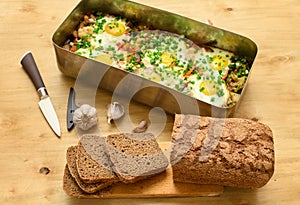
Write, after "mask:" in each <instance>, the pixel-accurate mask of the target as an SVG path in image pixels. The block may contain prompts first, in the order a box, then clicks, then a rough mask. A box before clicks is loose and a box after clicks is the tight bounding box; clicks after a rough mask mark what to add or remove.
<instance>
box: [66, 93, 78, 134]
mask: <svg viewBox="0 0 300 205" xmlns="http://www.w3.org/2000/svg"><path fill="white" fill-rule="evenodd" d="M77 108H78V106H77V105H76V103H75V90H74V88H72V87H71V88H70V92H69V98H68V108H67V129H68V131H71V130H72V129H73V127H74V122H73V115H74V112H75V110H76V109H77Z"/></svg>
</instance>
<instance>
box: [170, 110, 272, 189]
mask: <svg viewBox="0 0 300 205" xmlns="http://www.w3.org/2000/svg"><path fill="white" fill-rule="evenodd" d="M170 160H171V164H172V169H173V180H174V181H175V182H187V183H198V184H217V185H222V186H232V187H239V188H259V187H262V186H264V185H265V184H266V183H267V182H268V181H269V180H270V178H271V177H272V175H273V172H274V144H273V136H272V131H271V129H270V128H269V127H268V126H266V125H264V124H262V123H259V122H255V121H252V120H246V119H237V118H227V119H217V118H210V117H200V116H194V115H182V114H180V115H176V116H175V122H174V127H173V132H172V150H171V156H170Z"/></svg>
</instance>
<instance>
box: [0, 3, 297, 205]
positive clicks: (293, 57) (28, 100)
mask: <svg viewBox="0 0 300 205" xmlns="http://www.w3.org/2000/svg"><path fill="white" fill-rule="evenodd" d="M135 1H136V2H139V3H143V4H147V5H150V6H154V7H159V8H161V9H164V10H168V11H171V12H175V13H178V14H180V15H184V16H187V17H190V18H193V19H196V20H199V21H202V22H206V21H208V20H210V21H211V22H212V23H213V24H214V26H217V27H220V28H223V29H225V30H230V31H233V32H236V33H238V34H241V35H244V36H247V37H249V38H251V39H252V40H253V41H254V42H256V43H257V45H258V48H259V51H258V55H257V58H256V60H255V63H254V65H253V70H252V71H253V72H252V74H251V77H250V79H249V84H248V88H247V91H246V93H245V96H244V98H243V101H242V103H241V104H240V106H239V109H238V111H237V113H236V115H235V116H236V117H242V118H249V119H251V118H255V119H258V120H259V121H261V122H263V123H265V124H268V125H269V126H270V127H271V128H272V130H273V132H274V140H275V174H274V176H273V177H272V179H271V181H270V182H269V183H268V184H267V185H266V186H264V187H263V188H261V189H258V190H243V189H234V188H225V192H224V194H222V195H221V196H220V197H197V198H187V197H185V198H176V199H172V198H169V199H166V198H155V199H134V201H133V200H130V199H126V200H125V199H124V200H119V199H118V200H113V199H109V200H108V199H105V200H96V201H95V200H78V199H73V198H70V197H68V196H66V195H65V193H64V192H63V190H62V175H63V171H64V165H65V162H66V160H65V152H66V150H67V147H68V146H69V145H71V144H76V142H77V140H78V139H77V136H76V133H75V131H72V132H70V133H68V131H67V129H66V126H65V124H66V123H65V118H66V105H67V98H68V93H69V88H70V86H73V85H74V80H73V79H70V78H67V77H65V76H63V75H62V74H61V73H60V72H59V71H58V68H57V66H56V61H55V54H54V49H53V47H52V42H51V37H52V34H53V33H54V31H55V30H56V28H57V27H58V26H59V24H60V23H61V22H62V21H63V20H64V19H65V18H66V16H67V15H68V13H69V12H70V11H71V10H72V9H73V8H74V7H75V5H76V4H77V3H78V0H76V1H74V0H65V1H58V0H53V1H51V2H50V1H38V0H13V1H11V0H2V1H1V2H0V7H1V8H2V11H1V13H0V28H1V29H0V42H1V45H2V49H1V50H0V56H1V61H0V69H1V75H0V103H1V106H0V136H1V142H0V150H1V152H0V182H1V186H0V187H1V188H0V204H24V205H25V204H30V205H32V204H73V205H83V204H90V203H94V204H103V203H104V204H113V203H116V202H120V201H121V202H122V203H123V204H132V203H133V202H135V203H143V204H161V203H166V204H200V203H203V204H298V203H299V202H300V192H299V190H300V175H299V173H300V157H299V156H300V151H299V150H300V139H299V135H300V118H299V116H300V106H299V101H300V92H299V89H298V86H299V81H300V71H299V67H300V58H299V56H300V55H299V54H300V53H299V52H300V38H299V36H300V28H299V25H300V15H299V11H300V2H299V1H298V0H286V1H282V0H272V1H271V0H259V1H258V0H253V1H248V0H240V1H234V0H214V1H212V0H209V1H205V0H200V1H199V0H189V1H183V0H166V1H160V0H152V1H146V0H135ZM28 50H31V51H32V53H33V55H34V57H35V59H36V61H37V65H38V67H39V69H40V73H41V75H42V77H43V79H44V83H45V85H46V86H47V89H48V92H49V94H50V95H51V97H52V101H53V104H54V107H55V109H56V111H57V114H58V117H59V119H60V123H61V127H62V139H61V140H59V139H57V138H56V137H55V134H54V133H53V132H52V131H51V129H50V128H49V126H48V124H47V122H46V121H45V120H44V119H43V115H42V113H41V112H40V111H39V108H38V105H37V102H38V95H37V94H36V92H35V89H34V86H33V84H32V83H31V81H30V80H29V78H28V77H27V75H26V73H25V72H24V71H23V69H22V68H21V65H20V58H21V57H22V55H23V54H24V53H25V52H26V51H28ZM110 98H111V94H110V93H108V92H106V91H103V90H99V91H98V93H97V97H96V101H97V102H98V103H97V110H98V111H99V116H101V117H99V122H100V128H101V131H102V132H103V133H104V134H107V133H111V132H115V131H116V130H117V128H116V127H113V126H107V125H106V123H105V121H106V119H105V117H104V116H105V110H106V105H107V104H108V103H109V101H110ZM131 108H132V110H134V112H132V113H131V114H130V117H131V119H132V121H133V122H134V123H137V122H138V121H139V120H141V119H143V118H147V117H148V113H149V110H150V108H148V107H146V106H142V105H139V104H137V103H132V105H131ZM165 119H166V122H167V123H166V126H165V128H164V132H163V133H162V134H161V136H160V140H167V139H169V138H170V133H171V128H172V123H173V117H172V116H166V118H165ZM41 167H48V168H49V169H50V173H49V174H47V175H44V174H40V173H39V169H40V168H41Z"/></svg>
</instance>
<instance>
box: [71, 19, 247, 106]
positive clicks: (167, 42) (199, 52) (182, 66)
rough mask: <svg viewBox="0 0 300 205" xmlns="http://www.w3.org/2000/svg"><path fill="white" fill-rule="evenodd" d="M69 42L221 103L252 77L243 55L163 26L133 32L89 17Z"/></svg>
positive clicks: (230, 101)
mask: <svg viewBox="0 0 300 205" xmlns="http://www.w3.org/2000/svg"><path fill="white" fill-rule="evenodd" d="M89 18H91V19H92V20H90V22H92V23H87V24H86V25H84V26H82V27H81V28H79V29H78V31H77V33H76V35H74V36H75V37H76V38H75V39H74V40H73V42H71V43H70V46H71V49H70V50H71V51H73V52H75V53H77V54H79V55H82V56H85V57H87V58H93V59H95V60H98V61H101V62H104V63H106V64H109V65H112V66H114V67H116V68H119V69H123V70H125V71H128V72H131V73H134V74H136V75H139V76H142V77H144V78H146V79H149V80H151V81H154V82H157V83H159V84H162V85H165V86H167V87H169V88H172V89H174V90H177V91H179V92H181V93H184V94H186V95H189V96H192V97H194V98H196V99H199V100H202V101H204V102H207V103H209V104H212V105H215V106H218V107H228V106H232V105H234V104H235V103H236V102H237V100H238V98H239V96H240V93H241V90H242V88H243V86H244V83H245V81H246V79H247V76H248V72H249V66H248V64H247V61H246V60H245V59H243V58H240V57H237V56H235V54H234V53H232V52H229V51H225V50H221V49H218V48H213V47H209V49H208V48H207V47H200V46H198V45H196V44H195V43H193V42H192V41H190V40H189V39H187V38H185V37H184V36H183V35H178V34H175V33H171V32H166V31H161V30H149V29H142V30H134V29H133V28H132V27H130V26H129V24H128V21H126V19H123V18H118V17H115V16H111V15H102V14H101V15H97V16H90V17H89Z"/></svg>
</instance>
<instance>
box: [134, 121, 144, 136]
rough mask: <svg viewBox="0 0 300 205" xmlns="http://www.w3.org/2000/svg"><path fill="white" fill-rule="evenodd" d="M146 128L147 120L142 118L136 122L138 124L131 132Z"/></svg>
mask: <svg viewBox="0 0 300 205" xmlns="http://www.w3.org/2000/svg"><path fill="white" fill-rule="evenodd" d="M147 128H148V123H147V121H146V120H142V121H141V122H140V123H139V124H138V126H136V127H135V128H134V129H133V130H132V132H133V133H142V132H145V131H146V130H147Z"/></svg>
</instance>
